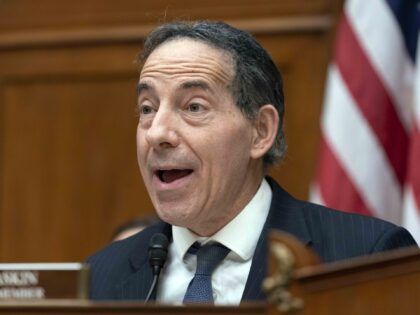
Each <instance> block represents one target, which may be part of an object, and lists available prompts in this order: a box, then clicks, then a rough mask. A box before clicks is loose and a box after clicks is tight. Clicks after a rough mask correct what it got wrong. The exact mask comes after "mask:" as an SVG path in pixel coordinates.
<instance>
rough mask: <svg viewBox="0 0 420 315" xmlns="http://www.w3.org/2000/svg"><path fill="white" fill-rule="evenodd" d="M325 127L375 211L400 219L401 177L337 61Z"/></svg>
mask: <svg viewBox="0 0 420 315" xmlns="http://www.w3.org/2000/svg"><path fill="white" fill-rule="evenodd" d="M322 129H323V134H324V137H325V139H326V141H327V142H328V143H329V144H330V145H331V149H332V151H333V152H334V153H335V155H336V157H337V159H338V160H339V161H340V163H341V165H342V167H343V169H345V170H346V172H347V174H348V175H349V177H350V180H351V181H352V182H353V184H354V185H355V187H356V189H357V191H358V192H359V194H360V195H361V197H362V199H363V200H364V201H365V203H366V205H367V206H368V207H369V209H370V210H371V211H372V212H373V214H374V215H375V216H378V217H382V218H385V219H387V220H390V221H392V222H397V223H398V222H400V212H399V211H395V209H398V208H399V206H400V202H401V193H400V188H399V184H398V181H397V179H396V178H395V175H394V172H393V171H392V167H391V166H390V165H389V163H388V160H387V158H386V157H385V153H384V151H383V149H382V147H381V145H380V144H379V142H378V141H377V139H376V137H375V134H374V132H373V131H372V130H371V129H370V127H369V125H368V123H367V122H366V120H365V118H364V116H363V114H362V113H361V112H360V111H359V110H358V107H357V104H356V103H355V102H354V100H353V98H352V96H351V95H350V93H349V91H348V90H347V86H346V85H345V84H344V82H343V80H342V77H341V74H340V73H339V71H338V70H337V68H336V67H335V66H334V65H333V66H331V67H330V69H329V77H328V82H327V92H326V99H325V108H324V114H323V120H322ZM372 174H374V175H372Z"/></svg>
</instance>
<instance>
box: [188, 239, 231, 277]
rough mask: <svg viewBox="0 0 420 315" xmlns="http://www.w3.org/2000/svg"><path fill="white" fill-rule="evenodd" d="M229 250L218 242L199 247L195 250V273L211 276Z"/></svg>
mask: <svg viewBox="0 0 420 315" xmlns="http://www.w3.org/2000/svg"><path fill="white" fill-rule="evenodd" d="M229 252H230V249H229V248H227V247H225V246H223V245H222V244H219V243H215V244H211V245H204V246H202V247H200V248H199V249H198V250H197V269H196V272H195V274H196V275H206V276H211V274H212V273H213V271H214V270H215V269H216V267H217V266H218V265H219V264H220V263H221V262H222V260H223V259H224V258H225V257H226V255H227V254H228V253H229Z"/></svg>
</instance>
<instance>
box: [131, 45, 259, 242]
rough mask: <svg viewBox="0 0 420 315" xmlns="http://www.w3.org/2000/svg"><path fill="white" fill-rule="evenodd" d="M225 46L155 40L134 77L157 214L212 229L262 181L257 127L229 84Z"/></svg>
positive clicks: (201, 230)
mask: <svg viewBox="0 0 420 315" xmlns="http://www.w3.org/2000/svg"><path fill="white" fill-rule="evenodd" d="M233 75H234V70H233V66H232V60H231V58H230V57H229V56H227V55H226V53H223V52H222V51H220V50H217V49H215V48H213V47H211V46H209V45H207V44H204V43H201V42H197V41H193V40H191V39H175V40H172V41H169V42H166V43H164V44H162V45H160V46H159V47H158V48H157V49H155V50H154V51H153V53H152V54H151V55H150V56H149V57H148V58H147V60H146V62H145V64H144V67H143V69H142V71H141V74H140V80H139V97H138V110H139V123H138V128H137V155H138V163H139V166H140V171H141V173H142V176H143V179H144V183H145V185H146V188H147V190H148V192H149V194H150V197H151V199H152V202H153V205H154V207H155V209H156V211H157V213H158V215H159V216H160V217H161V219H162V220H164V221H166V222H168V223H171V224H173V225H178V226H184V227H187V228H189V229H190V230H192V231H194V232H196V233H197V234H199V235H211V234H213V233H215V232H216V231H217V230H219V229H220V228H221V227H223V226H224V225H225V224H226V223H227V222H229V221H230V220H231V219H232V218H233V217H235V216H236V215H237V214H238V213H239V212H240V210H241V209H242V208H243V207H244V206H245V205H246V204H247V203H248V202H249V200H250V199H251V198H252V196H253V195H254V194H255V192H256V190H257V188H258V185H259V184H260V181H261V176H262V167H261V163H260V162H261V161H259V160H258V161H257V160H255V159H252V158H251V156H250V150H251V147H252V145H253V139H254V136H255V128H254V126H253V123H252V122H251V121H250V120H248V119H246V118H245V117H244V115H243V114H242V112H241V111H240V110H239V108H238V107H237V106H236V104H235V102H234V100H233V97H232V94H231V92H230V90H229V89H228V86H229V84H230V83H231V81H232V78H233Z"/></svg>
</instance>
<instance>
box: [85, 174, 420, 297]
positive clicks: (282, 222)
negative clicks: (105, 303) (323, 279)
mask: <svg viewBox="0 0 420 315" xmlns="http://www.w3.org/2000/svg"><path fill="white" fill-rule="evenodd" d="M267 180H268V182H269V184H270V186H271V189H272V190H273V199H272V203H271V207H270V211H269V215H268V218H267V221H266V223H265V226H264V228H263V231H262V234H261V236H260V238H259V241H258V244H257V247H256V252H255V254H254V258H253V261H252V265H251V270H250V274H249V276H248V280H247V283H246V286H245V291H244V294H243V296H242V301H250V300H262V299H264V298H265V296H264V293H263V292H261V289H260V288H261V283H262V280H263V278H264V277H265V275H266V256H267V244H266V238H267V233H268V231H269V230H270V229H278V230H282V231H286V232H288V233H290V234H292V235H294V236H296V237H297V238H298V239H300V241H302V242H303V243H304V244H306V245H307V246H310V247H312V248H313V249H314V250H315V251H316V252H317V253H318V254H319V256H320V257H321V259H322V260H323V261H324V262H332V261H336V260H342V259H348V258H351V257H356V256H362V255H368V254H372V253H375V252H380V251H386V250H390V249H394V248H398V247H404V246H412V245H416V242H415V241H414V239H413V238H412V237H411V235H410V234H409V233H408V232H407V231H406V230H405V229H403V228H401V227H398V226H395V225H393V224H391V223H388V222H385V221H382V220H379V219H375V218H369V217H365V216H360V215H355V214H348V213H343V212H339V211H335V210H332V209H328V208H325V207H322V206H319V205H315V204H311V203H308V202H304V201H300V200H296V199H294V198H293V197H292V196H290V195H289V194H288V193H287V192H285V191H284V190H283V189H282V188H281V187H280V186H279V185H277V183H276V182H275V181H274V180H272V179H270V178H267ZM246 228H247V229H252V226H249V227H246ZM171 231H172V230H171V226H170V225H169V224H166V223H164V222H160V223H157V224H155V225H153V226H151V227H149V228H147V229H145V230H144V231H142V232H140V233H138V234H136V235H134V236H132V237H130V238H128V239H126V240H122V241H119V242H114V243H112V244H110V245H109V246H107V247H106V248H104V249H103V250H101V251H99V252H98V253H96V254H95V255H93V256H91V257H90V258H89V259H88V262H89V263H90V265H91V290H90V297H91V298H92V299H98V300H117V299H118V300H144V299H145V298H146V295H147V293H148V290H149V289H150V286H151V283H152V272H151V268H150V267H149V262H148V244H149V240H150V238H151V236H152V235H153V234H154V233H158V232H160V233H164V234H166V235H167V236H168V238H169V239H171V238H172V232H171ZM244 232H246V231H244Z"/></svg>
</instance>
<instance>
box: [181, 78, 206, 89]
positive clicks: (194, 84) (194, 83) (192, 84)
mask: <svg viewBox="0 0 420 315" xmlns="http://www.w3.org/2000/svg"><path fill="white" fill-rule="evenodd" d="M180 88H181V89H184V90H187V89H194V88H199V89H202V90H211V88H210V85H208V84H207V83H206V82H204V81H202V80H191V81H187V82H184V83H182V84H181V86H180Z"/></svg>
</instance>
